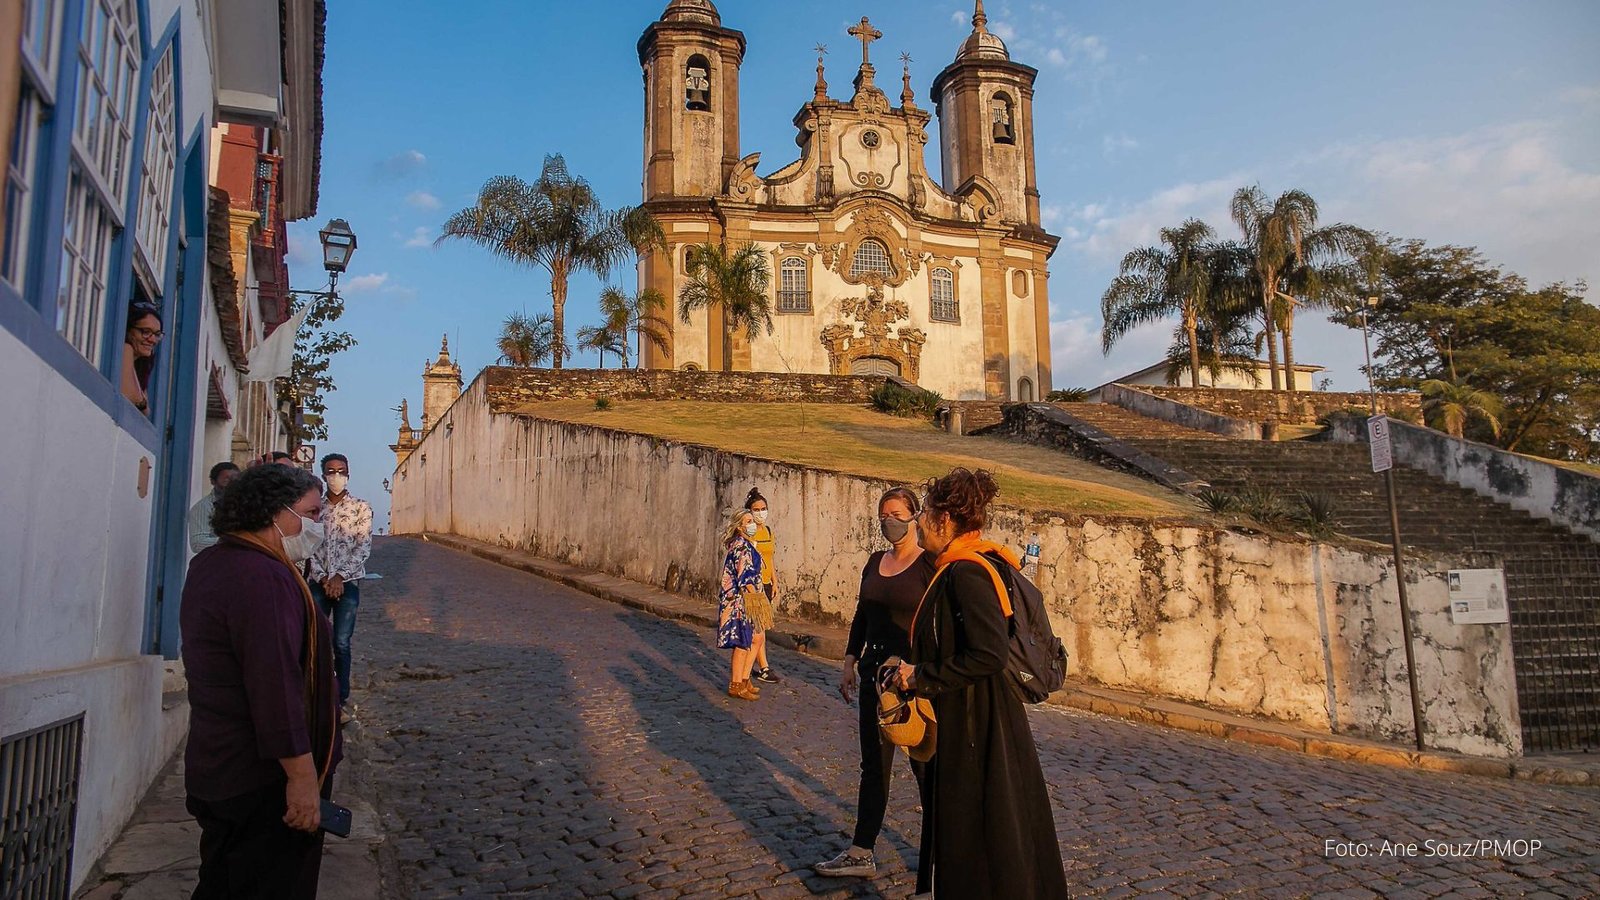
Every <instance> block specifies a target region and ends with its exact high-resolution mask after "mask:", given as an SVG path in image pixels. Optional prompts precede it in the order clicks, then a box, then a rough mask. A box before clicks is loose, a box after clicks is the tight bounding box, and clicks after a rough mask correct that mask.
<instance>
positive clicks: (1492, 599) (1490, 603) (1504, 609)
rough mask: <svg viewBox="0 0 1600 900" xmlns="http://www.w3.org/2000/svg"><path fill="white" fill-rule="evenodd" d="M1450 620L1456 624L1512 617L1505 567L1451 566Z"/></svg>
mask: <svg viewBox="0 0 1600 900" xmlns="http://www.w3.org/2000/svg"><path fill="white" fill-rule="evenodd" d="M1450 620H1451V621H1452V622H1454V623H1455V624H1457V625H1497V624H1501V623H1504V622H1510V621H1511V607H1510V606H1509V605H1507V603H1506V573H1505V570H1504V569H1451V570H1450Z"/></svg>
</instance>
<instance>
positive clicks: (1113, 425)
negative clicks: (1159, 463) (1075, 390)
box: [1051, 403, 1229, 441]
mask: <svg viewBox="0 0 1600 900" xmlns="http://www.w3.org/2000/svg"><path fill="white" fill-rule="evenodd" d="M1051 405H1052V406H1054V407H1055V408H1056V409H1059V410H1061V411H1062V412H1064V413H1066V414H1068V415H1070V416H1072V417H1073V418H1076V419H1079V420H1081V421H1083V422H1085V423H1087V424H1090V425H1093V426H1094V427H1096V428H1098V429H1100V430H1101V431H1104V432H1105V433H1106V434H1109V435H1111V436H1112V437H1115V438H1122V439H1125V440H1126V439H1131V438H1170V439H1186V440H1193V441H1226V440H1229V439H1228V438H1225V437H1223V436H1222V435H1219V434H1212V433H1211V432H1209V431H1199V430H1197V429H1194V428H1185V427H1183V426H1182V425H1174V424H1172V423H1170V422H1163V421H1161V420H1160V419H1152V418H1150V417H1148V416H1141V415H1139V414H1138V413H1136V412H1130V411H1128V410H1126V409H1123V408H1122V407H1120V406H1113V405H1111V404H1109V403H1053V404H1051Z"/></svg>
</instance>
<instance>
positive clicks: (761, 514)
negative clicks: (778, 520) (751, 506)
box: [750, 509, 767, 525]
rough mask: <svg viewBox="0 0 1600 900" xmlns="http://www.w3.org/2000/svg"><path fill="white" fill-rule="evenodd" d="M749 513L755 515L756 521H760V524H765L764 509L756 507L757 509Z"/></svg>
mask: <svg viewBox="0 0 1600 900" xmlns="http://www.w3.org/2000/svg"><path fill="white" fill-rule="evenodd" d="M750 515H752V516H755V517H756V521H757V522H760V523H761V524H762V525H765V524H767V511H766V510H764V509H758V510H755V511H754V512H752V513H750Z"/></svg>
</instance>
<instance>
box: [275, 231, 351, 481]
mask: <svg viewBox="0 0 1600 900" xmlns="http://www.w3.org/2000/svg"><path fill="white" fill-rule="evenodd" d="M317 238H318V239H319V240H320V241H321V242H322V268H323V269H325V270H326V271H327V273H328V288H327V290H323V291H294V290H291V291H289V293H290V294H291V295H294V296H305V297H310V298H312V300H311V301H310V302H311V303H313V304H316V305H320V304H322V303H324V302H330V301H333V300H337V299H339V276H340V275H342V274H344V271H345V270H346V269H348V268H349V267H350V257H352V256H354V255H355V253H356V233H355V232H354V231H351V230H350V223H349V222H346V221H345V220H344V219H329V220H328V224H327V225H324V226H323V227H322V230H321V231H319V232H317ZM315 310H316V306H313V307H312V311H313V312H315ZM299 389H300V385H295V403H294V409H293V410H292V411H291V413H292V415H291V416H290V426H291V427H290V429H289V452H290V453H293V452H294V451H295V449H296V448H297V447H298V446H299V444H300V424H301V421H302V416H303V415H304V414H303V412H302V411H301V408H300V390H299Z"/></svg>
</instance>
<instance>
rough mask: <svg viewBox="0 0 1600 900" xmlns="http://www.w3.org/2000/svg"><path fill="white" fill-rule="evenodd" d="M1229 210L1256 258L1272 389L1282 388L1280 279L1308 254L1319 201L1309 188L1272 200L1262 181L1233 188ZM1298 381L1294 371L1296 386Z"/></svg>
mask: <svg viewBox="0 0 1600 900" xmlns="http://www.w3.org/2000/svg"><path fill="white" fill-rule="evenodd" d="M1229 211H1230V213H1231V214H1232V216H1233V221H1234V224H1236V225H1238V226H1239V230H1240V231H1241V232H1243V234H1244V243H1245V246H1246V247H1248V248H1249V249H1250V252H1251V254H1252V255H1253V257H1254V259H1255V269H1256V276H1257V278H1258V279H1259V286H1260V290H1261V302H1260V306H1259V309H1258V312H1259V315H1260V316H1261V322H1262V325H1263V326H1264V330H1265V332H1266V341H1267V368H1268V371H1269V372H1271V375H1272V389H1273V390H1275V391H1276V390H1281V389H1282V387H1283V384H1282V381H1281V380H1280V374H1281V373H1280V370H1279V366H1278V338H1277V333H1278V326H1279V323H1280V322H1281V321H1282V320H1283V317H1284V312H1285V310H1284V308H1283V304H1282V302H1281V300H1280V299H1279V293H1278V292H1279V289H1280V287H1281V285H1280V283H1279V280H1278V279H1279V276H1280V275H1282V274H1283V271H1284V269H1286V268H1288V267H1289V265H1290V264H1291V263H1292V262H1293V260H1294V259H1295V258H1296V257H1301V258H1303V257H1304V256H1305V252H1304V251H1305V247H1304V241H1305V236H1306V233H1307V232H1309V231H1311V230H1312V229H1313V228H1315V227H1316V224H1317V201H1315V200H1313V199H1311V195H1310V194H1307V193H1305V192H1304V191H1284V192H1283V193H1282V194H1279V195H1278V198H1277V199H1276V200H1273V201H1270V202H1269V201H1268V200H1267V195H1266V193H1265V192H1264V191H1262V190H1261V187H1260V185H1251V186H1250V187H1242V188H1239V189H1238V190H1237V191H1235V192H1234V194H1233V202H1232V204H1231V205H1230V207H1229ZM1291 328H1292V326H1291ZM1293 381H1294V376H1293V373H1291V374H1290V383H1291V388H1292V386H1293Z"/></svg>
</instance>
